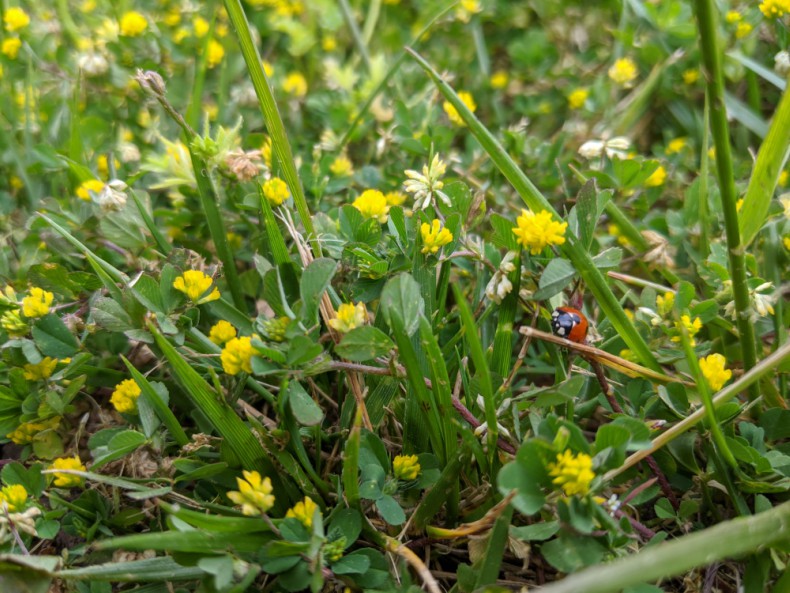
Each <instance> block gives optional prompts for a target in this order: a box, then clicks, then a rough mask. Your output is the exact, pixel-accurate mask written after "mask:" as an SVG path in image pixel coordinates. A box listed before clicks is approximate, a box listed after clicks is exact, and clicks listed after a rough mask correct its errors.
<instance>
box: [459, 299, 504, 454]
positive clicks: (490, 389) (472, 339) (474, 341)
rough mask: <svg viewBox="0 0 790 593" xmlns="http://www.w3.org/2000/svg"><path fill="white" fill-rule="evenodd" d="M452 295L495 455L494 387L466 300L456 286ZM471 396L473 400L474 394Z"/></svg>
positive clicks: (492, 450) (496, 431)
mask: <svg viewBox="0 0 790 593" xmlns="http://www.w3.org/2000/svg"><path fill="white" fill-rule="evenodd" d="M453 294H454V295H455V302H456V305H457V307H458V313H459V314H460V317H461V327H462V328H463V331H464V338H465V339H466V345H467V347H468V348H469V356H470V357H471V359H472V362H473V363H474V365H475V375H476V376H477V378H478V379H479V380H480V390H481V391H482V393H481V394H480V395H482V396H483V401H484V405H485V417H486V423H487V424H488V432H487V439H488V450H489V454H490V455H495V454H496V450H497V449H496V442H497V439H498V438H499V427H498V426H497V419H496V408H497V402H496V401H494V385H493V383H492V382H491V372H490V370H489V368H488V362H487V361H486V357H485V352H484V351H483V344H482V343H481V342H480V336H478V335H477V325H475V320H474V317H473V316H472V311H470V310H469V305H468V304H467V302H466V298H465V297H464V294H463V293H462V292H461V289H460V288H458V285H457V284H453ZM472 395H473V399H474V395H475V394H472Z"/></svg>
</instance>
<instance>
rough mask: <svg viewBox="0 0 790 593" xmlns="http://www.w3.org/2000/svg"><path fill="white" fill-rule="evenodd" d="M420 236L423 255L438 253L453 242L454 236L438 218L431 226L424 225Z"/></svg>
mask: <svg viewBox="0 0 790 593" xmlns="http://www.w3.org/2000/svg"><path fill="white" fill-rule="evenodd" d="M420 234H421V235H422V253H436V252H437V251H439V250H440V249H441V248H442V247H444V246H445V245H447V244H448V243H450V242H451V241H452V240H453V234H452V233H451V232H450V231H449V230H447V229H446V228H445V226H444V225H443V224H442V223H441V222H440V221H439V219H437V218H434V219H433V221H431V224H428V223H427V222H424V223H422V226H420Z"/></svg>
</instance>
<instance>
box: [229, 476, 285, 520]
mask: <svg viewBox="0 0 790 593" xmlns="http://www.w3.org/2000/svg"><path fill="white" fill-rule="evenodd" d="M241 473H242V475H243V476H244V479H243V480H242V479H241V478H236V483H237V484H238V486H239V489H238V491H231V492H228V498H230V499H231V500H232V501H233V502H234V503H236V504H238V505H241V512H242V513H244V514H245V515H251V516H254V515H260V514H263V513H265V512H266V511H268V510H269V509H270V508H272V505H274V495H273V494H272V481H271V480H270V479H269V478H263V479H262V478H261V474H259V473H258V472H256V471H252V472H248V471H246V470H245V471H242V472H241Z"/></svg>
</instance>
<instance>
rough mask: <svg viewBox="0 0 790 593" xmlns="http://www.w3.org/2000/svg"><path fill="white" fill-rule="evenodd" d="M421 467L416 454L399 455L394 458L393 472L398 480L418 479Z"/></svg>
mask: <svg viewBox="0 0 790 593" xmlns="http://www.w3.org/2000/svg"><path fill="white" fill-rule="evenodd" d="M421 469H422V468H421V467H420V462H419V461H418V460H417V456H416V455H398V456H396V457H395V459H393V460H392V473H393V474H394V476H395V478H396V479H398V480H405V481H409V480H416V479H417V476H419V475H420V470H421Z"/></svg>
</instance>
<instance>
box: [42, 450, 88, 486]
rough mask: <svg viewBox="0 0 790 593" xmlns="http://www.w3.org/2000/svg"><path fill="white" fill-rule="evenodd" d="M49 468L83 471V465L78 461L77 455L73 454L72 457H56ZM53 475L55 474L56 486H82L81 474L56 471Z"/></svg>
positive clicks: (83, 479)
mask: <svg viewBox="0 0 790 593" xmlns="http://www.w3.org/2000/svg"><path fill="white" fill-rule="evenodd" d="M49 469H73V470H76V471H81V472H84V471H85V465H84V464H83V463H82V461H80V458H79V456H77V455H75V456H74V457H58V458H57V459H55V460H54V461H53V462H52V465H50V466H49ZM53 475H54V476H55V481H54V484H55V486H57V487H58V488H75V487H77V486H82V483H83V482H84V481H85V478H83V477H82V476H76V475H74V474H67V473H58V472H56V473H54V474H53Z"/></svg>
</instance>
